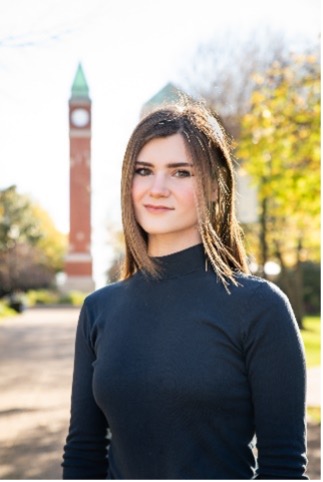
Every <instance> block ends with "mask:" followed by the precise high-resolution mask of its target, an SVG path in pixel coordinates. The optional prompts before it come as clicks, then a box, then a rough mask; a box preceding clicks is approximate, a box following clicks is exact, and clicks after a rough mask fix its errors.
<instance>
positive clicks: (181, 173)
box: [175, 169, 193, 177]
mask: <svg viewBox="0 0 323 482" xmlns="http://www.w3.org/2000/svg"><path fill="white" fill-rule="evenodd" d="M192 175H193V174H192V173H191V171H187V170H185V169H181V170H179V171H176V172H175V177H191V176H192Z"/></svg>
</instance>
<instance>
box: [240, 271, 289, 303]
mask: <svg viewBox="0 0 323 482" xmlns="http://www.w3.org/2000/svg"><path fill="white" fill-rule="evenodd" d="M235 280H236V282H237V285H236V286H235V291H239V289H240V288H241V289H242V292H241V293H242V294H244V295H245V294H246V293H250V294H251V295H254V294H257V295H259V296H261V297H264V298H269V299H270V298H277V297H278V298H282V299H286V298H287V297H286V295H285V293H284V292H283V291H282V290H281V289H280V288H279V287H278V286H277V285H276V284H275V283H273V282H272V281H269V280H266V279H264V278H260V277H259V276H254V275H251V274H244V273H239V274H237V275H236V276H235Z"/></svg>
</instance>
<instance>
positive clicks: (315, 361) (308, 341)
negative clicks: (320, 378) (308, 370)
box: [301, 316, 321, 367]
mask: <svg viewBox="0 0 323 482" xmlns="http://www.w3.org/2000/svg"><path fill="white" fill-rule="evenodd" d="M301 333H302V338H303V341H304V345H305V354H306V363H307V367H314V366H317V365H320V364H321V357H320V353H321V349H320V348H321V319H320V317H319V316H306V317H305V318H304V329H303V330H302V331H301Z"/></svg>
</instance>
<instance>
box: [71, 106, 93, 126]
mask: <svg viewBox="0 0 323 482" xmlns="http://www.w3.org/2000/svg"><path fill="white" fill-rule="evenodd" d="M89 119H90V115H89V112H88V111H87V110H86V109H74V110H73V111H72V114H71V120H72V123H73V125H75V126H76V127H84V126H86V124H87V123H88V122H89Z"/></svg>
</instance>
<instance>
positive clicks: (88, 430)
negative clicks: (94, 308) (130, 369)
mask: <svg viewBox="0 0 323 482" xmlns="http://www.w3.org/2000/svg"><path fill="white" fill-rule="evenodd" d="M94 361H95V353H94V350H93V347H92V342H91V326H90V320H89V317H88V314H87V308H86V303H84V305H83V307H82V310H81V313H80V317H79V322H78V327H77V332H76V342H75V359H74V374H73V385H72V400H71V420H70V427H69V433H68V436H67V439H66V445H65V447H64V455H63V459H64V461H63V463H62V466H63V479H105V478H106V476H107V471H108V459H107V446H108V440H107V437H106V436H107V428H108V427H107V421H106V419H105V417H104V415H103V413H102V411H101V410H100V409H99V407H98V406H97V404H96V403H95V400H94V397H93V392H92V377H93V362H94Z"/></svg>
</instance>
